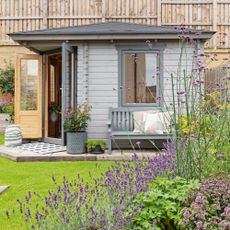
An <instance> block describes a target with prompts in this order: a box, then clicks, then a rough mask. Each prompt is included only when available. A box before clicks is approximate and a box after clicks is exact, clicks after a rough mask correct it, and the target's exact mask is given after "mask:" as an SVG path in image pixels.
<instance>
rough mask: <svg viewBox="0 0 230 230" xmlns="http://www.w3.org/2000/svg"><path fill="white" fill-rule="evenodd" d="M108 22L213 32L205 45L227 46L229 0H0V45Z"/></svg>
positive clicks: (229, 41)
mask: <svg viewBox="0 0 230 230" xmlns="http://www.w3.org/2000/svg"><path fill="white" fill-rule="evenodd" d="M110 21H121V22H131V23H147V24H152V25H166V26H176V25H181V24H183V25H186V26H188V27H191V28H194V29H207V30H215V31H218V33H217V34H216V36H215V37H214V38H213V39H212V40H211V41H210V42H209V43H208V44H207V46H209V47H210V46H212V47H222V48H229V47H230V0H186V1H184V0H0V44H12V43H13V42H12V41H11V40H10V38H9V37H8V36H7V33H12V32H16V31H29V30H38V29H46V28H54V27H62V26H73V25H83V24H89V23H98V22H110ZM225 33H226V34H225ZM226 35H227V36H226Z"/></svg>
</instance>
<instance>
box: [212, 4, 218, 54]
mask: <svg viewBox="0 0 230 230" xmlns="http://www.w3.org/2000/svg"><path fill="white" fill-rule="evenodd" d="M217 12H218V10H217V0H212V29H213V30H214V31H217ZM216 42H217V39H216V35H214V37H213V44H212V45H213V48H214V49H215V50H216V48H217V44H216Z"/></svg>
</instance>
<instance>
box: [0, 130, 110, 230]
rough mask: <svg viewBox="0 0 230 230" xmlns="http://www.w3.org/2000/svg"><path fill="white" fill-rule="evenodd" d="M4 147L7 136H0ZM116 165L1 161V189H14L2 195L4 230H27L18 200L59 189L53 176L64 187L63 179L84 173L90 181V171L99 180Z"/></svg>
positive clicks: (0, 228)
mask: <svg viewBox="0 0 230 230" xmlns="http://www.w3.org/2000/svg"><path fill="white" fill-rule="evenodd" d="M0 143H1V144H2V143H3V135H2V134H0ZM111 164H113V163H112V162H101V163H99V166H97V165H96V162H87V161H84V162H23V163H22V162H13V161H10V160H7V159H4V158H2V157H0V185H10V188H9V189H8V190H7V191H5V192H4V193H2V194H0V230H6V229H9V230H11V229H17V230H18V229H26V226H25V223H24V221H23V219H22V217H21V214H20V212H19V208H18V207H19V206H18V203H17V199H20V200H25V196H26V195H27V193H28V191H31V192H38V193H39V194H47V191H48V190H49V189H52V188H55V187H56V186H55V185H54V183H53V181H52V176H55V178H56V179H57V181H58V182H59V183H61V181H62V178H63V176H66V177H67V178H68V179H70V180H71V179H74V178H76V175H77V174H78V173H80V175H81V177H82V178H84V179H85V180H86V181H90V177H89V171H91V172H92V175H94V176H95V177H97V176H100V174H101V172H104V171H105V170H106V169H108V167H109V166H110V165H111ZM12 209H15V213H14V214H13V215H12V216H11V217H10V219H7V217H6V215H5V212H6V210H9V211H10V212H11V211H12Z"/></svg>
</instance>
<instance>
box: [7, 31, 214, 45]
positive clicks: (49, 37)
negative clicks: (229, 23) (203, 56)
mask: <svg viewBox="0 0 230 230" xmlns="http://www.w3.org/2000/svg"><path fill="white" fill-rule="evenodd" d="M213 34H214V32H209V33H203V34H202V35H196V34H190V35H189V37H190V38H192V39H198V40H208V39H210V38H211V37H212V36H213ZM9 36H10V37H11V38H12V39H13V40H14V41H16V42H19V43H21V42H26V41H66V40H68V41H86V40H91V41H92V40H134V39H135V40H136V39H140V40H145V39H146V40H147V39H164V40H172V39H173V40H178V39H179V35H178V34H98V35H97V34H86V35H84V34H82V35H74V34H73V35H71V34H58V35H56V34H55V35H53V34H33V35H32V34H31V35H30V34H10V35H9Z"/></svg>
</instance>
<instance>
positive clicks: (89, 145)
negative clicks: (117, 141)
mask: <svg viewBox="0 0 230 230" xmlns="http://www.w3.org/2000/svg"><path fill="white" fill-rule="evenodd" d="M97 145H99V146H100V147H101V149H102V150H104V149H105V145H106V142H105V141H103V140H88V141H87V142H86V147H87V149H88V151H91V150H93V149H94V148H95V147H96V146H97Z"/></svg>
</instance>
